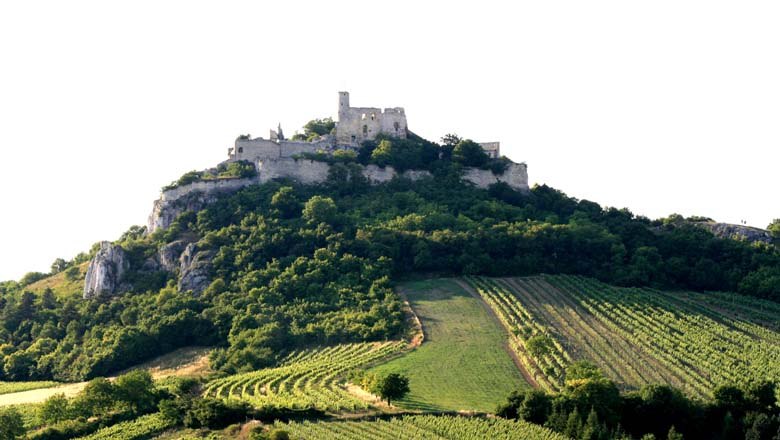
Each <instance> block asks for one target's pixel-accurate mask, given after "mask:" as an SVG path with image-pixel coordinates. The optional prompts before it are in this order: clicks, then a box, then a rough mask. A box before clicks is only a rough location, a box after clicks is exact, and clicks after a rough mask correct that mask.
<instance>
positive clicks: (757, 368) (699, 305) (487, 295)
mask: <svg viewBox="0 0 780 440" xmlns="http://www.w3.org/2000/svg"><path fill="white" fill-rule="evenodd" d="M468 281H469V283H470V284H471V285H472V286H473V288H474V290H475V291H476V292H477V293H478V294H479V295H480V296H481V297H482V298H484V299H485V301H486V302H487V303H488V304H489V305H490V307H491V308H492V309H494V310H495V312H496V314H497V315H498V317H499V319H500V320H501V322H502V323H503V324H504V326H505V327H506V328H507V330H508V331H509V332H510V334H511V335H512V336H511V337H510V346H511V347H512V348H513V349H514V350H515V352H516V353H517V354H518V357H519V358H520V359H521V361H522V362H523V364H524V365H525V366H526V369H527V370H528V371H529V372H531V374H532V375H533V376H534V379H535V380H536V381H537V382H538V383H539V384H540V385H541V386H543V387H544V388H545V389H547V390H563V389H564V388H569V389H574V388H576V387H578V386H579V385H581V384H583V381H584V380H586V381H593V380H596V381H601V380H604V379H605V376H604V375H606V377H608V378H609V379H610V380H613V381H615V382H617V383H618V384H619V385H620V386H621V387H623V388H629V389H637V388H639V387H641V386H643V385H651V384H657V383H669V384H673V385H674V386H676V387H678V388H681V389H683V390H685V392H686V393H688V394H690V395H692V396H697V397H700V398H707V397H709V396H710V395H711V392H712V390H713V389H715V387H717V386H718V385H719V384H722V383H736V382H739V381H741V380H746V379H747V380H751V379H752V380H759V379H764V378H769V379H772V380H776V381H780V362H779V361H778V359H777V358H776V357H775V356H774V353H777V352H778V347H780V333H778V332H777V331H776V330H774V328H776V323H777V322H778V318H779V317H780V306H778V305H777V304H776V303H772V302H768V301H761V300H756V299H752V298H749V297H744V296H739V295H735V294H724V293H714V292H711V293H707V294H697V293H693V292H685V293H684V294H683V293H678V294H677V295H675V294H672V293H668V292H659V291H657V290H653V289H636V288H631V289H627V288H615V287H613V286H610V285H606V284H603V283H599V282H597V281H595V280H593V279H588V278H584V277H574V276H565V275H558V276H544V277H529V278H504V279H489V278H477V277H470V278H468ZM564 310H566V311H568V312H567V313H564V312H563V311H564ZM732 313H736V314H738V315H737V316H738V317H737V316H735V315H733V314H732ZM552 328H554V329H556V331H555V332H552V331H550V329H552ZM538 338H545V339H546V340H549V341H550V344H548V345H547V348H548V350H547V351H546V352H543V353H541V354H540V353H538V352H536V350H535V349H533V343H534V341H536V340H537V339H538ZM597 367H598V368H597ZM754 394H755V395H760V394H761V392H760V391H755V392H754ZM764 394H766V391H764ZM755 399H757V400H761V399H760V398H755ZM767 400H768V399H766V398H764V401H767ZM587 410H588V408H586V409H584V411H587ZM664 435H665V433H664Z"/></svg>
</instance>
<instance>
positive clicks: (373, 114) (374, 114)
mask: <svg viewBox="0 0 780 440" xmlns="http://www.w3.org/2000/svg"><path fill="white" fill-rule="evenodd" d="M374 119H376V113H371V120H372V121H373V120H374Z"/></svg>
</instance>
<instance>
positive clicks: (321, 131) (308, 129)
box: [292, 117, 336, 142]
mask: <svg viewBox="0 0 780 440" xmlns="http://www.w3.org/2000/svg"><path fill="white" fill-rule="evenodd" d="M335 128H336V122H334V121H333V118H329V117H328V118H323V119H312V120H311V121H309V122H307V123H306V125H304V126H303V133H302V134H301V133H298V132H295V134H294V135H293V137H292V140H294V141H307V142H312V141H316V140H317V139H318V138H319V137H320V136H324V135H326V134H331V132H333V130H334V129H335Z"/></svg>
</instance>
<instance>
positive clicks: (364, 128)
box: [363, 125, 368, 136]
mask: <svg viewBox="0 0 780 440" xmlns="http://www.w3.org/2000/svg"><path fill="white" fill-rule="evenodd" d="M367 134H368V125H363V136H365V135H367Z"/></svg>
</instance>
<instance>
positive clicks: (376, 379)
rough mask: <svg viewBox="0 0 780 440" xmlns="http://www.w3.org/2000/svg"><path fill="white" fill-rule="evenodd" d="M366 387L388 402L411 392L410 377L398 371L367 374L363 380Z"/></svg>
mask: <svg viewBox="0 0 780 440" xmlns="http://www.w3.org/2000/svg"><path fill="white" fill-rule="evenodd" d="M361 385H362V386H363V388H364V389H366V390H368V391H370V392H372V393H374V394H376V395H377V396H379V397H381V398H382V399H384V400H385V402H387V404H388V405H390V404H391V403H392V401H393V400H398V399H401V398H403V397H404V396H406V395H407V394H409V378H408V377H406V376H403V375H401V374H398V373H390V374H387V375H385V376H377V375H373V374H370V375H368V374H367V375H366V376H365V377H364V378H363V381H361Z"/></svg>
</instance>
